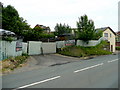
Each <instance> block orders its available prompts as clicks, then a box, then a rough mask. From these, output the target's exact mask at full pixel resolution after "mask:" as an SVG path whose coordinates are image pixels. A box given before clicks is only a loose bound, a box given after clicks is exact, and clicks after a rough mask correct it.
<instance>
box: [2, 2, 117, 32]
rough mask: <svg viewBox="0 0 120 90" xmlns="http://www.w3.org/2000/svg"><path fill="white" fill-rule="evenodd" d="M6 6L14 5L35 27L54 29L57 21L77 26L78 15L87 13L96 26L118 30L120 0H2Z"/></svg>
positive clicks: (73, 26) (21, 15)
mask: <svg viewBox="0 0 120 90" xmlns="http://www.w3.org/2000/svg"><path fill="white" fill-rule="evenodd" d="M1 2H2V3H3V4H4V6H7V5H12V6H14V7H15V8H16V9H17V11H18V13H19V15H20V17H23V18H24V19H26V20H27V23H28V24H29V25H31V27H32V28H33V27H34V26H35V25H36V24H41V25H45V26H49V27H50V28H51V30H52V31H53V30H54V27H55V25H56V23H62V24H64V23H65V24H68V25H70V26H71V27H72V28H76V21H78V17H80V16H82V15H84V14H86V15H87V16H88V18H89V19H92V20H93V21H94V23H95V28H100V27H107V26H110V27H111V28H112V29H113V30H114V31H118V2H119V0H1Z"/></svg>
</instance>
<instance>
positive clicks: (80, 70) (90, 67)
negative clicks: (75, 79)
mask: <svg viewBox="0 0 120 90" xmlns="http://www.w3.org/2000/svg"><path fill="white" fill-rule="evenodd" d="M103 64H104V63H100V64H97V65H93V66H90V67H86V68H83V69H80V70H76V71H74V73H77V72H81V71H84V70H88V69H91V68H94V67H97V66H101V65H103Z"/></svg>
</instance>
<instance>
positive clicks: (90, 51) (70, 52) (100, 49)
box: [58, 41, 112, 57]
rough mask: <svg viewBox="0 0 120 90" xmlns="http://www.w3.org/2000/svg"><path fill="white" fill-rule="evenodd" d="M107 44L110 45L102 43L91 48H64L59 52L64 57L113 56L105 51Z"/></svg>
mask: <svg viewBox="0 0 120 90" xmlns="http://www.w3.org/2000/svg"><path fill="white" fill-rule="evenodd" d="M107 44H108V43H107V42H105V41H102V42H101V43H100V44H98V45H97V46H91V47H82V46H67V47H64V48H62V49H61V51H59V52H58V53H59V54H62V55H67V56H73V57H87V56H93V55H108V54H112V52H109V51H107V50H104V47H105V46H106V45H107Z"/></svg>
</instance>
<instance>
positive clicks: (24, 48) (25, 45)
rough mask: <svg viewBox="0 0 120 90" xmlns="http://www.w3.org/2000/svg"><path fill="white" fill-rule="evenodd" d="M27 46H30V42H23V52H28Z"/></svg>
mask: <svg viewBox="0 0 120 90" xmlns="http://www.w3.org/2000/svg"><path fill="white" fill-rule="evenodd" d="M27 47H28V43H24V42H23V43H22V52H23V53H27Z"/></svg>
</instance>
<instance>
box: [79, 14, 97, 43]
mask: <svg viewBox="0 0 120 90" xmlns="http://www.w3.org/2000/svg"><path fill="white" fill-rule="evenodd" d="M77 29H78V38H79V39H81V40H83V41H85V42H88V41H89V40H92V39H93V38H94V35H95V32H96V30H95V26H94V22H93V21H92V20H88V17H87V15H84V16H81V17H80V18H79V21H78V22H77Z"/></svg>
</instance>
